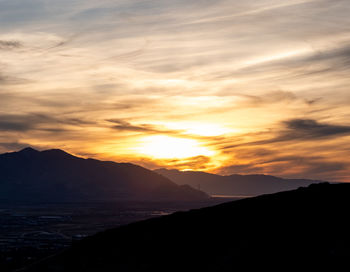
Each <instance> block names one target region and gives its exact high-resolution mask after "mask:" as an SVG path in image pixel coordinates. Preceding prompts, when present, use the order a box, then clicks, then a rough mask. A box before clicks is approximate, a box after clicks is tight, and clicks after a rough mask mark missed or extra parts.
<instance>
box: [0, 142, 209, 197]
mask: <svg viewBox="0 0 350 272" xmlns="http://www.w3.org/2000/svg"><path fill="white" fill-rule="evenodd" d="M205 198H207V195H206V194H204V193H202V192H200V191H198V190H195V189H193V188H191V187H190V186H179V185H176V184H175V183H173V182H172V181H170V180H169V179H167V178H165V177H163V176H161V175H159V174H157V173H154V172H152V171H150V170H147V169H145V168H143V167H140V166H137V165H133V164H129V163H115V162H108V161H107V162H106V161H98V160H93V159H83V158H79V157H75V156H73V155H70V154H68V153H66V152H64V151H62V150H59V149H52V150H46V151H41V152H40V151H37V150H34V149H32V148H26V149H23V150H21V151H19V152H12V153H5V154H2V155H0V201H50V202H51V201H54V202H64V201H78V202H79V201H112V200H155V201H158V200H181V201H182V200H200V199H205Z"/></svg>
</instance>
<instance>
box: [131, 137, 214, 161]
mask: <svg viewBox="0 0 350 272" xmlns="http://www.w3.org/2000/svg"><path fill="white" fill-rule="evenodd" d="M136 151H137V152H138V153H140V154H143V155H146V156H150V157H153V158H157V159H173V158H189V157H195V156H212V155H214V153H215V152H214V151H211V150H209V149H208V148H206V147H204V146H202V145H200V143H199V142H198V141H196V140H193V139H185V138H176V137H169V136H161V135H159V136H149V137H145V138H143V139H142V143H141V145H140V146H139V147H137V148H136Z"/></svg>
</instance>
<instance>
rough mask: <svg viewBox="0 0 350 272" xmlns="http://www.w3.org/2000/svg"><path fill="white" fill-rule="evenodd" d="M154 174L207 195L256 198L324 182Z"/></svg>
mask: <svg viewBox="0 0 350 272" xmlns="http://www.w3.org/2000/svg"><path fill="white" fill-rule="evenodd" d="M155 172H157V173H159V174H161V175H163V176H164V177H167V178H168V179H170V180H172V181H173V182H175V183H176V184H179V185H184V184H187V185H190V186H192V187H194V188H198V187H200V189H201V190H202V191H204V192H206V193H207V194H209V195H232V196H257V195H262V194H271V193H277V192H282V191H287V190H294V189H297V188H299V187H307V186H309V185H310V184H314V183H321V182H324V181H318V180H307V179H283V178H278V177H274V176H268V175H230V176H220V175H215V174H210V173H205V172H195V171H179V170H175V169H172V170H170V169H164V168H161V169H157V170H155Z"/></svg>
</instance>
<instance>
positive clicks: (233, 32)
mask: <svg viewBox="0 0 350 272" xmlns="http://www.w3.org/2000/svg"><path fill="white" fill-rule="evenodd" d="M51 2H52V3H51ZM51 2H50V3H48V2H47V1H40V0H27V1H25V3H24V2H23V1H19V0H12V1H0V52H1V62H0V131H1V135H0V143H3V144H2V150H6V149H8V150H10V149H11V150H12V148H14V147H15V146H16V143H20V144H21V143H28V144H29V145H33V146H38V147H43V146H45V147H54V148H57V147H58V148H59V147H61V148H65V149H67V150H68V151H71V152H73V153H75V154H78V153H80V154H96V156H97V157H99V158H101V159H111V160H119V161H125V160H128V161H133V162H139V163H141V164H143V165H145V166H149V167H152V165H154V166H159V165H162V166H166V164H168V165H170V166H173V167H177V168H179V169H202V170H203V169H204V170H207V171H222V172H223V173H226V174H230V173H235V172H240V173H253V172H261V173H267V174H269V173H271V174H275V175H286V176H297V175H299V174H298V173H300V175H301V176H302V175H303V174H304V175H305V176H308V177H309V178H310V177H311V178H312V177H313V176H315V177H319V176H320V175H319V174H318V173H317V172H320V173H322V174H323V175H326V176H327V177H331V176H333V177H335V178H336V179H339V180H346V179H349V180H350V174H347V173H346V172H347V171H348V169H349V167H350V159H347V157H346V156H345V155H344V154H345V152H346V151H348V150H350V145H349V143H348V141H347V140H348V138H347V137H348V136H349V134H350V133H349V122H348V120H349V118H350V111H349V103H350V92H349V87H348V86H350V78H349V76H348V74H349V68H350V61H349V60H350V50H349V48H350V29H349V28H348V25H349V24H350V19H349V16H348V15H349V13H350V6H349V4H348V1H347V0H339V1H333V0H309V1H308V0H305V1H304V0H288V1H285V2H283V3H281V1H277V0H259V1H253V0H247V1H234V0H220V1H211V0H210V1H184V0H172V1H170V0H165V1H156V0H151V1H138V0H130V1H124V0H116V1H110V0H101V1H96V0H85V1H83V0H77V1H68V0H61V1H59V2H57V1H56V2H55V1H51ZM141 2H142V3H141ZM188 124H191V125H190V126H189V125H188ZM191 126H193V127H191ZM213 128H215V129H214V130H217V131H211V130H213ZM220 131H222V132H220ZM219 132H220V133H219ZM196 133H197V134H196ZM149 134H151V135H157V134H162V135H164V134H165V135H167V136H172V137H182V138H190V139H192V140H195V141H197V142H198V144H199V145H202V146H205V147H208V148H211V149H214V150H215V154H216V155H215V156H213V157H210V158H209V157H208V158H202V157H200V156H199V157H198V158H188V159H184V160H182V161H164V160H162V161H160V160H159V161H157V160H154V158H153V159H152V158H147V157H141V158H140V156H141V155H140V154H137V153H135V152H133V150H134V149H133V147H135V145H137V144H138V143H139V142H140V141H142V137H144V136H145V135H146V136H147V135H149ZM205 135H215V136H205ZM8 139H12V140H11V141H8ZM315 141H317V145H316V144H315ZM310 154H312V155H310ZM303 157H305V158H306V159H305V160H304V161H303V163H301V161H302V158H303ZM340 157H342V158H344V159H343V161H339V159H338V158H340ZM220 169H221V170H220ZM324 169H328V170H327V171H326V170H325V171H323V170H324ZM327 173H329V175H328V174H327Z"/></svg>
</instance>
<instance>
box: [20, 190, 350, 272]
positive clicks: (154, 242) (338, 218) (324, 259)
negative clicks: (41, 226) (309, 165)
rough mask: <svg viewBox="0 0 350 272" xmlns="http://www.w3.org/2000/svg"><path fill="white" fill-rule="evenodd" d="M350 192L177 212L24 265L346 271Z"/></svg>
mask: <svg viewBox="0 0 350 272" xmlns="http://www.w3.org/2000/svg"><path fill="white" fill-rule="evenodd" d="M349 196H350V184H314V185H311V186H309V187H308V188H301V189H298V190H295V191H289V192H282V193H277V194H272V195H263V196H259V197H255V198H248V199H243V200H237V201H233V202H229V203H225V204H221V205H218V206H215V207H209V208H203V209H200V210H192V211H189V212H179V213H174V214H172V215H168V216H163V217H159V218H153V219H149V220H146V221H141V222H137V223H132V224H130V225H127V226H122V227H119V228H116V229H111V230H107V231H105V232H102V233H99V234H97V235H94V236H92V237H88V238H86V239H84V240H82V241H80V242H78V243H77V244H75V245H73V246H72V247H71V248H69V249H68V250H66V251H64V252H62V253H61V254H59V255H56V256H53V257H51V258H48V259H46V260H43V261H42V262H39V263H37V264H35V265H33V266H32V267H29V268H27V269H24V270H21V271H25V272H63V271H64V272H76V271H85V272H96V271H100V272H107V271H135V272H136V271H137V272H143V271H152V272H157V271H170V272H172V271H174V272H175V271H176V272H177V271H220V272H223V271H236V270H237V269H238V268H244V269H242V270H243V271H246V270H250V268H255V269H256V268H257V270H258V271H262V270H263V269H266V268H268V269H267V270H268V271H269V270H271V268H277V269H276V270H278V271H283V270H289V268H292V267H293V268H295V270H300V269H301V268H306V267H310V269H307V270H310V271H315V269H316V268H322V267H323V268H324V267H325V266H324V265H325V264H327V265H330V267H329V268H330V271H345V270H346V269H345V268H344V267H343V268H342V269H338V268H337V265H340V264H341V261H343V262H344V263H343V264H347V263H348V260H349V258H350V232H349V229H350V221H349V220H348V218H347V214H348V212H349V208H350V197H349ZM306 265H307V266H306ZM327 267H328V266H327ZM345 267H346V266H345ZM255 269H254V270H255ZM344 269H345V270H344ZM301 270H303V269H301ZM317 270H318V269H317ZM321 270H322V269H321Z"/></svg>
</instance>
